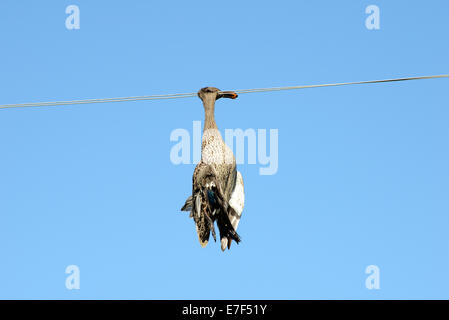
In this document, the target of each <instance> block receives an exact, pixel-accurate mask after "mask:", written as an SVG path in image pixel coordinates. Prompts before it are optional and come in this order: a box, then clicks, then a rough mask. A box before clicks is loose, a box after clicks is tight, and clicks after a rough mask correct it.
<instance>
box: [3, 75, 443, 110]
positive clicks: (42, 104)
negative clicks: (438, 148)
mask: <svg viewBox="0 0 449 320" xmlns="http://www.w3.org/2000/svg"><path fill="white" fill-rule="evenodd" d="M437 78H449V74H441V75H433V76H418V77H407V78H394V79H383V80H369V81H357V82H341V83H327V84H312V85H302V86H290V87H273V88H256V89H239V90H233V91H234V92H236V93H238V94H245V93H255V92H270V91H283V90H296V89H308V88H322V87H337V86H348V85H357V84H370V83H371V84H372V83H386V82H398V81H410V80H423V79H437ZM196 95H197V93H196V92H190V93H174V94H160V95H150V96H134V97H121V98H103V99H84V100H69V101H50V102H31V103H18V104H3V105H0V109H5V108H25V107H47V106H50V107H51V106H64V105H75V104H91V103H106V102H124V101H145V100H162V99H178V98H190V97H195V96H196Z"/></svg>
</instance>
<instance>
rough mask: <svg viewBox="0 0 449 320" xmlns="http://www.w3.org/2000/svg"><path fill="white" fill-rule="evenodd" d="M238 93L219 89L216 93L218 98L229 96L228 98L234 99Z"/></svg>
mask: <svg viewBox="0 0 449 320" xmlns="http://www.w3.org/2000/svg"><path fill="white" fill-rule="evenodd" d="M237 97H238V95H237V93H235V92H233V91H220V92H219V93H218V99H219V98H230V99H235V98H237Z"/></svg>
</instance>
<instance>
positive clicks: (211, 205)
mask: <svg viewBox="0 0 449 320" xmlns="http://www.w3.org/2000/svg"><path fill="white" fill-rule="evenodd" d="M198 97H199V98H200V99H201V100H202V102H203V106H204V112H205V121H204V130H203V138H202V144H201V161H200V162H199V163H198V165H197V166H196V168H195V171H194V172H193V186H192V195H191V196H190V197H188V198H187V200H186V202H185V204H184V206H183V207H182V208H181V210H182V211H190V217H191V218H193V220H194V222H195V227H196V232H197V233H198V239H199V241H200V244H201V246H202V247H205V246H206V245H207V243H208V242H209V237H210V234H211V233H212V237H213V238H214V241H216V239H217V238H216V233H215V228H214V223H215V222H216V223H217V227H218V231H219V233H220V242H221V249H222V250H223V251H224V250H225V249H226V247H227V248H228V250H229V249H230V248H231V242H232V240H234V241H235V242H237V243H239V242H240V236H239V235H238V234H237V232H236V230H237V226H238V224H239V222H240V218H241V216H242V211H243V206H244V202H245V195H244V188H243V178H242V175H241V174H240V172H238V171H237V166H236V163H235V157H234V154H233V153H232V150H231V149H230V148H229V147H228V146H227V145H226V144H225V143H224V141H223V138H222V137H221V134H220V132H219V131H218V127H217V124H216V123H215V114H214V111H215V101H216V100H218V99H220V98H230V99H235V98H237V94H236V93H235V92H232V91H220V90H219V89H217V88H213V87H206V88H202V89H201V90H200V91H198Z"/></svg>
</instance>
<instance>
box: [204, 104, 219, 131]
mask: <svg viewBox="0 0 449 320" xmlns="http://www.w3.org/2000/svg"><path fill="white" fill-rule="evenodd" d="M203 105H204V112H205V119H204V131H206V130H210V129H218V127H217V124H216V123H215V100H205V101H204V102H203Z"/></svg>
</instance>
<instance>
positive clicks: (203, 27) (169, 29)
mask: <svg viewBox="0 0 449 320" xmlns="http://www.w3.org/2000/svg"><path fill="white" fill-rule="evenodd" d="M71 4H75V5H78V6H79V8H80V11H81V25H80V29H79V30H67V29H66V27H65V19H66V17H67V14H66V13H65V8H66V7H67V6H68V5H71ZM371 4H375V5H377V6H379V8H380V30H367V29H366V27H365V19H366V17H367V15H366V14H365V8H366V7H367V6H368V5H371ZM448 11H449V4H448V2H447V1H443V0H441V1H436V0H432V1H426V2H423V1H421V2H418V1H416V2H410V1H405V0H402V1H380V0H376V1H344V2H342V1H339V2H337V1H276V2H274V1H245V2H242V1H227V2H226V4H225V3H218V2H213V1H195V3H191V2H190V3H188V2H185V1H183V2H181V1H178V2H175V1H166V2H163V3H162V2H149V1H133V2H132V3H131V2H127V3H126V4H125V3H124V2H123V4H119V3H111V2H110V1H98V0H97V1H58V2H55V1H49V0H45V1H39V2H36V1H16V0H15V1H12V0H3V1H1V3H0V41H1V44H2V50H0V71H1V72H0V74H1V76H0V88H1V94H0V104H6V103H21V102H34V101H52V100H66V99H67V100H70V99H87V98H105V97H121V96H136V95H148V94H163V93H177V92H195V91H197V90H198V89H199V88H201V87H204V86H208V85H210V86H216V87H218V88H220V89H236V88H257V87H273V86H288V85H300V84H314V83H330V82H343V81H358V80H371V79H382V78H392V77H402V76H409V75H431V74H442V73H449V62H448V59H447V57H448V56H449V43H448V41H447V34H448V31H449V25H448V22H447V12H448ZM448 84H449V80H447V79H441V80H423V81H416V82H406V83H393V84H380V85H366V86H351V87H339V88H323V89H310V90H302V91H291V92H278V93H258V94H247V95H241V96H240V97H239V98H238V99H237V100H223V101H219V102H218V103H217V108H216V118H217V122H218V126H219V128H221V129H224V128H243V129H247V128H254V129H267V130H269V129H278V132H279V169H278V171H277V173H276V174H275V175H271V176H262V175H259V168H260V165H250V164H246V165H240V166H239V170H240V171H241V172H242V174H243V177H244V181H245V192H246V205H245V209H244V212H243V218H242V221H241V224H240V226H239V234H240V235H241V236H242V239H243V241H242V242H241V244H240V245H238V246H235V245H234V246H233V247H232V249H231V251H229V252H225V253H222V252H221V251H220V250H219V244H218V243H213V242H212V243H210V244H209V245H208V246H207V247H206V248H205V249H202V248H201V247H200V245H199V242H198V239H197V236H196V234H195V228H194V225H193V222H192V221H191V220H190V219H188V218H187V215H185V214H183V213H180V212H179V208H180V207H181V205H182V204H183V203H184V200H185V198H186V197H187V196H188V195H189V192H191V176H192V172H193V169H194V165H193V164H192V165H178V166H176V165H174V164H172V162H171V161H170V150H171V148H172V147H173V145H174V143H173V142H171V141H170V133H171V132H172V131H173V130H175V129H177V128H185V129H187V130H189V131H191V130H192V121H195V120H201V121H202V120H203V109H202V107H201V103H200V100H199V99H197V98H189V99H178V100H166V101H148V102H125V103H111V104H101V105H84V106H66V107H54V108H51V107H43V108H27V109H4V110H0V256H1V258H0V262H1V263H0V298H25V299H95V298H99V299H228V298H233V299H240V298H255V299H258V298H260V299H347V298H352V299H396V298H401V299H417V298H422V299H430V298H434V299H442V298H446V299H447V298H449V293H448V292H449V291H448V287H449V273H448V270H449V257H448V254H447V245H448V243H449V234H448V232H447V230H448V223H449V216H448V213H449V202H448V192H449V167H448V163H449V148H448V137H449V126H448V118H449V108H448V104H447V92H448V90H447V88H448ZM68 265H77V266H79V268H80V272H81V282H80V284H81V289H80V290H67V289H66V287H65V280H66V277H67V274H65V268H66V267H67V266H68ZM368 265H377V266H378V267H379V268H380V290H368V289H367V288H366V287H365V279H366V277H367V275H366V274H365V268H366V267H367V266H368Z"/></svg>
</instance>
